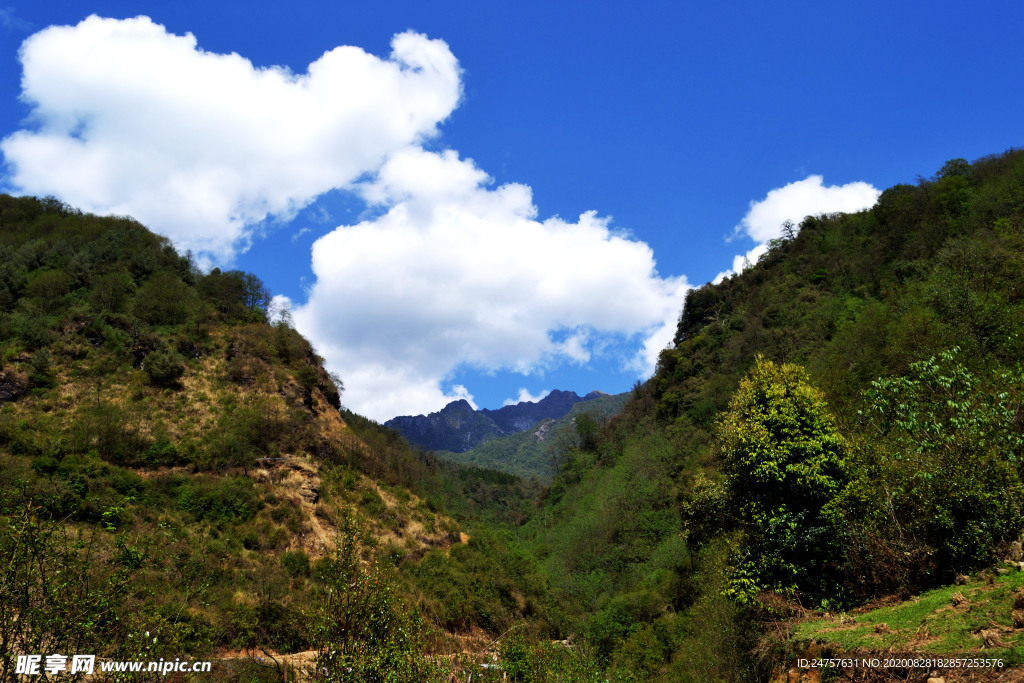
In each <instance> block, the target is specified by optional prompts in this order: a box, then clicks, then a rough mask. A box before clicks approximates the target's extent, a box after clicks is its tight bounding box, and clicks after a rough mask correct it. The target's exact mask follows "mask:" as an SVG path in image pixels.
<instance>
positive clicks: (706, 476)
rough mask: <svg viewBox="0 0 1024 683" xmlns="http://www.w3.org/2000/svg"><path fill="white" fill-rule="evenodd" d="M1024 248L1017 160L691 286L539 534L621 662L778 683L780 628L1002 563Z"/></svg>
mask: <svg viewBox="0 0 1024 683" xmlns="http://www.w3.org/2000/svg"><path fill="white" fill-rule="evenodd" d="M794 227H797V226H794ZM1022 248H1024V153H1021V152H1017V151H1011V152H1008V153H1006V154H1004V155H1000V156H995V157H990V158H985V159H982V160H979V161H977V162H975V163H973V164H968V163H967V162H965V161H964V160H962V159H958V160H953V161H950V162H949V163H947V164H945V165H944V166H943V167H942V169H940V170H939V172H938V174H937V175H936V176H935V177H934V178H933V179H931V180H920V181H919V182H918V183H917V184H916V185H898V186H896V187H893V188H890V189H888V190H886V191H885V192H884V193H883V194H882V196H881V198H880V199H879V201H878V204H877V205H876V206H875V207H874V208H873V209H871V210H870V211H865V212H862V213H860V214H856V215H832V216H817V217H809V218H807V219H806V220H804V221H803V222H802V223H801V224H800V225H799V226H798V228H797V229H794V230H791V231H790V234H789V235H787V236H785V237H783V238H781V239H778V240H776V241H775V242H773V243H772V246H771V249H770V251H769V252H768V253H767V254H766V255H765V256H764V257H763V258H762V259H761V260H760V262H759V263H757V264H755V265H754V266H753V267H752V268H749V269H748V270H746V271H744V272H743V273H742V274H739V275H735V276H733V277H730V278H727V279H725V280H724V281H723V282H721V283H720V284H718V285H707V286H705V287H702V288H700V289H697V290H694V291H692V292H690V294H689V295H688V297H687V300H686V305H685V308H684V310H683V312H682V315H681V318H680V321H679V326H678V331H677V334H676V339H675V348H673V349H670V350H666V351H664V352H663V353H662V355H661V357H660V361H659V365H658V369H657V372H656V374H655V376H654V377H653V378H652V379H651V380H650V381H648V382H647V383H645V384H644V385H643V386H641V387H638V388H637V390H636V391H635V392H634V396H633V400H632V401H631V402H630V403H629V404H628V405H627V406H626V410H625V412H624V413H623V415H621V416H620V417H619V418H617V419H616V420H613V422H612V424H611V426H610V427H609V428H607V429H605V430H603V431H602V432H600V433H599V434H598V435H596V437H595V438H593V439H591V440H590V442H589V443H587V444H585V445H583V446H582V447H580V448H579V449H576V450H574V451H573V452H571V453H570V455H569V459H568V464H567V466H566V467H565V469H564V470H563V472H562V473H561V474H560V475H559V477H557V478H556V480H555V481H554V483H553V484H552V486H551V488H550V489H549V491H548V493H547V495H546V500H545V504H544V506H543V507H542V508H541V509H540V510H539V511H538V513H537V514H536V515H535V516H534V518H533V520H531V521H530V522H529V523H528V524H527V525H526V526H525V527H524V528H523V535H524V538H527V539H529V540H530V542H531V544H532V545H531V547H532V548H533V549H534V551H535V552H536V553H537V555H538V557H540V558H542V563H543V566H544V567H545V569H546V570H547V571H548V572H549V573H550V575H551V577H552V580H553V582H554V584H555V586H556V587H557V588H558V589H559V590H562V591H564V592H565V593H566V594H567V595H569V596H571V598H572V601H573V602H574V603H575V604H577V605H578V606H580V607H581V608H582V609H583V610H584V612H585V615H586V616H585V617H584V618H583V622H582V629H583V630H584V632H586V633H587V634H588V636H589V637H590V638H591V640H592V641H593V642H594V643H595V644H596V645H597V646H598V648H599V650H600V651H601V652H602V654H604V655H606V656H608V657H609V658H610V661H611V662H612V663H613V669H617V670H620V671H631V672H642V673H643V675H647V676H652V677H655V678H659V679H662V680H695V681H697V680H754V679H757V678H761V677H764V676H767V675H768V672H770V670H771V669H772V668H773V667H774V666H775V664H776V663H777V660H778V658H779V657H780V656H781V654H780V653H782V652H784V651H785V646H784V645H782V644H780V643H778V642H776V643H774V644H773V643H772V642H770V641H767V640H765V633H766V632H767V631H768V630H769V629H768V627H767V625H766V624H767V623H768V622H775V621H777V620H778V619H779V618H781V617H783V616H785V615H787V614H794V613H797V612H799V609H798V608H799V607H800V606H802V607H817V606H821V607H823V608H825V609H836V608H849V607H854V606H856V605H858V604H861V603H863V602H864V601H866V600H869V599H872V598H877V597H880V596H883V595H889V594H896V595H910V594H913V593H915V592H917V591H919V590H922V589H926V588H930V587H933V586H936V585H940V584H942V583H948V582H951V581H952V580H953V579H954V578H955V577H956V575H957V574H959V573H969V572H972V571H976V570H979V569H982V568H984V567H986V566H989V565H991V564H993V563H994V562H996V561H997V560H999V559H1000V558H1001V557H1003V556H1004V554H1003V553H1004V551H1005V550H1006V548H1007V547H1008V545H1009V544H1010V542H1011V541H1014V540H1016V539H1017V538H1018V537H1019V535H1020V533H1021V529H1022V522H1024V517H1022V511H1024V489H1022V487H1021V460H1020V458H1021V444H1022V427H1024V424H1022V418H1021V413H1022V411H1021V408H1022V403H1021V402H1022V400H1024V384H1022V371H1021V366H1020V362H1021V360H1022V359H1024V355H1022V351H1024V346H1022V341H1024V340H1022V338H1021V335H1020V330H1021V323H1022V321H1024V278H1022V275H1021V273H1022V272H1024V262H1022V261H1024V256H1022V253H1024V251H1022ZM1005 620H1006V623H1009V614H1007V615H1005ZM776 646H778V647H776ZM980 646H981V643H980V641H979V642H978V647H980ZM780 648H781V649H780Z"/></svg>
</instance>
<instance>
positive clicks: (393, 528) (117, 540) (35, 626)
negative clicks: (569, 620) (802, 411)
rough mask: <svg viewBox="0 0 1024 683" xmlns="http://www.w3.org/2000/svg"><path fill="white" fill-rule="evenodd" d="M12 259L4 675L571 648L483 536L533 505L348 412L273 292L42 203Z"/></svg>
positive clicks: (115, 226)
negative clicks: (180, 661) (525, 641)
mask: <svg viewBox="0 0 1024 683" xmlns="http://www.w3.org/2000/svg"><path fill="white" fill-rule="evenodd" d="M0 256H2V258H0V302H2V306H0V311H2V312H0V352H2V361H3V365H2V369H0V473H2V475H0V605H2V607H0V642H2V644H3V646H2V647H0V652H2V655H3V656H2V660H0V680H4V681H7V680H14V679H13V676H14V673H13V672H14V669H13V667H14V658H13V654H14V653H34V652H43V653H44V654H45V653H51V652H65V651H68V650H74V651H75V652H81V653H94V654H97V655H100V656H101V657H113V658H123V659H130V658H132V657H136V658H139V657H141V656H142V655H145V658H146V659H157V658H159V657H168V658H170V659H173V658H174V657H178V656H182V655H187V656H189V657H191V658H194V659H202V658H207V659H208V658H217V657H221V656H229V657H231V659H230V662H228V663H225V664H224V666H223V668H222V669H221V674H222V677H231V676H233V675H239V676H242V677H249V678H252V677H256V678H259V677H261V676H269V677H271V678H277V679H279V678H280V660H279V659H277V658H278V657H279V655H280V653H295V652H301V651H317V650H329V651H339V652H344V653H346V654H345V658H346V659H345V666H346V667H348V669H349V670H350V671H352V672H355V673H353V674H352V676H354V677H355V679H359V680H364V679H366V677H367V676H369V677H371V678H372V676H373V675H376V674H375V673H374V672H378V671H383V670H386V669H396V670H398V669H401V670H404V671H406V674H407V675H408V676H410V677H412V678H413V679H416V678H417V677H422V676H424V675H426V674H425V673H424V672H426V671H428V670H430V668H429V666H427V664H429V662H427V661H426V660H424V659H423V654H424V653H426V652H431V651H434V652H448V651H452V650H453V648H454V651H456V652H461V651H462V650H463V649H464V647H463V646H462V645H460V644H459V643H460V642H461V641H459V640H458V639H457V638H456V640H454V641H452V640H451V638H454V637H456V636H460V634H461V635H465V636H469V635H471V634H475V635H474V636H473V638H472V639H471V641H469V642H471V645H470V646H466V647H469V650H468V651H470V652H472V651H474V648H479V647H482V646H483V645H486V643H487V642H488V640H489V638H493V637H496V636H497V635H499V634H501V633H502V632H503V631H507V630H508V629H509V628H510V627H511V626H512V625H514V624H515V623H517V622H519V621H521V620H523V619H524V618H525V617H526V616H527V615H528V616H529V617H530V618H531V620H532V623H534V624H536V626H537V628H538V629H540V631H541V632H544V633H547V632H548V631H551V632H552V633H554V634H555V635H557V634H558V633H559V629H560V628H561V626H560V624H561V621H560V617H559V614H560V608H559V607H558V606H557V604H556V602H555V601H553V600H552V599H551V598H550V592H549V591H547V589H546V588H545V584H544V581H543V578H542V577H540V576H539V575H538V574H537V573H536V571H535V570H534V569H532V568H531V565H529V563H524V562H523V561H521V559H520V558H519V555H517V554H516V552H517V551H515V550H514V549H513V548H512V547H511V546H509V545H508V544H507V543H505V542H503V541H501V540H499V539H498V538H496V537H495V536H494V534H493V533H491V532H489V531H488V528H487V526H486V524H485V523H484V522H483V521H481V520H484V519H495V518H501V519H509V520H517V519H522V518H523V517H525V515H526V514H527V513H528V511H529V509H530V508H531V507H532V505H531V502H530V501H531V495H532V494H531V491H532V489H531V488H530V487H529V486H528V485H526V484H524V483H523V482H522V481H520V480H519V479H517V478H515V477H512V476H509V475H503V474H499V473H495V472H490V471H485V470H480V469H477V468H467V467H458V466H455V465H453V464H450V463H443V462H439V461H436V460H434V459H430V458H427V457H425V456H423V455H417V454H415V453H413V452H412V451H411V450H410V449H409V447H408V445H407V444H406V443H405V442H404V440H403V439H401V437H398V436H397V435H396V434H394V433H393V432H390V431H389V430H385V429H383V428H381V427H380V426H379V425H376V424H375V423H373V422H371V421H369V420H366V419H365V418H362V417H360V416H358V415H355V414H352V413H350V412H348V411H346V410H344V409H340V406H341V404H340V397H339V394H340V391H341V390H342V385H341V381H340V380H339V379H337V378H333V377H330V376H329V375H328V374H327V373H326V372H325V371H324V369H323V366H322V359H320V358H319V357H318V356H317V355H316V353H315V352H314V350H313V349H312V347H311V346H310V344H309V343H308V342H307V341H306V340H305V339H303V338H302V337H301V336H300V335H299V334H298V333H297V332H296V331H295V330H294V329H292V328H291V326H290V325H289V323H288V318H287V316H284V317H281V318H279V319H277V320H276V321H274V322H271V321H270V320H269V316H268V311H267V307H268V302H269V294H268V292H267V291H266V288H265V287H264V286H263V284H262V283H261V282H260V280H259V278H257V277H256V276H254V275H252V274H249V273H243V272H239V271H229V272H222V271H220V270H218V269H214V270H212V271H211V272H209V273H203V272H201V271H200V270H199V269H198V268H197V267H196V266H195V264H194V262H193V261H192V259H191V258H190V257H189V256H188V255H186V256H182V255H180V254H178V253H177V252H175V250H174V249H173V248H172V247H171V246H170V245H169V244H168V242H167V241H166V240H165V239H163V238H161V237H158V236H156V235H154V234H153V233H151V232H149V231H148V230H146V229H145V228H144V227H142V226H141V225H139V224H137V223H135V222H134V221H132V220H130V219H118V218H99V217H96V216H91V215H87V214H82V213H81V212H79V211H77V210H75V209H73V208H71V207H68V206H66V205H64V204H62V203H60V202H58V201H56V200H52V199H44V200H37V199H33V198H13V197H9V196H0ZM339 409H340V410H339ZM446 510H450V511H451V512H450V513H447V512H446ZM452 514H454V515H457V516H458V517H459V519H460V520H462V521H457V520H456V519H455V518H453V517H452V516H451V515H452ZM478 527H479V529H478ZM467 532H468V533H467ZM396 565H399V566H401V571H396V570H395V569H394V567H395V566H396ZM484 576H486V581H484V580H482V577H484ZM62 577H73V578H72V579H71V580H65V578H62ZM338 586H342V587H347V589H346V590H347V591H348V593H346V594H348V595H349V598H347V599H346V600H345V601H343V603H336V602H332V601H331V598H330V596H331V595H333V594H334V593H333V592H332V591H335V592H336V591H337V590H338ZM371 617H372V618H371ZM341 618H344V619H350V620H357V621H363V622H365V624H364V625H363V626H361V627H360V629H361V630H356V631H355V632H353V631H352V630H351V629H349V630H348V631H344V632H339V631H338V630H337V627H336V623H337V620H338V619H341ZM432 632H433V634H434V635H430V634H431V633H432ZM143 633H148V634H152V635H151V636H148V637H147V638H149V639H152V642H147V643H146V644H145V647H144V648H143V649H142V650H140V649H139V648H140V647H142V639H143V637H142V635H141V634H143ZM446 634H447V635H446ZM374 644H375V645H374ZM367 648H369V651H368V650H367ZM375 648H376V649H375ZM257 657H261V658H262V661H260V660H257V659H256V658H257ZM268 662H270V664H271V665H272V666H271V667H270V668H268V667H267V663H268ZM339 666H340V665H339ZM425 666H426V667H427V668H424V667H425ZM238 667H242V670H245V671H248V673H240V672H239V671H240V669H239V668H238ZM245 667H249V668H248V669H245ZM396 667H397V668H396ZM232 672H235V673H232ZM396 675H397V674H396Z"/></svg>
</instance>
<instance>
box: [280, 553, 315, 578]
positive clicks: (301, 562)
mask: <svg viewBox="0 0 1024 683" xmlns="http://www.w3.org/2000/svg"><path fill="white" fill-rule="evenodd" d="M281 566H282V567H284V570H285V571H286V572H287V573H288V576H290V577H292V578H293V579H294V578H297V577H300V576H309V555H307V554H306V553H304V552H303V551H301V550H296V551H289V552H286V553H285V554H284V555H282V556H281Z"/></svg>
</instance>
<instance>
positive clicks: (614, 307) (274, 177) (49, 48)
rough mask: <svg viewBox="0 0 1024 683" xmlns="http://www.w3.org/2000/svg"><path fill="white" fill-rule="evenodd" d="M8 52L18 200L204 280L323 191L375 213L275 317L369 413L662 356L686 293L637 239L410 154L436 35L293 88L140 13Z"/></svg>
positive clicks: (432, 109) (436, 74)
mask: <svg viewBox="0 0 1024 683" xmlns="http://www.w3.org/2000/svg"><path fill="white" fill-rule="evenodd" d="M20 58H21V62H22V67H23V79H22V98H23V100H24V101H25V102H27V103H28V104H29V105H30V106H31V108H32V117H31V121H30V124H29V125H28V126H27V127H26V128H25V129H24V130H20V131H18V132H16V133H14V134H12V135H10V136H8V137H7V138H5V139H3V140H2V141H0V150H2V152H3V154H4V157H5V161H6V164H7V166H8V169H9V176H8V177H7V178H6V181H7V183H8V184H9V186H10V187H11V188H12V189H14V190H15V191H19V192H24V193H30V194H39V195H42V194H54V195H56V196H58V197H59V198H60V199H62V200H64V201H66V202H68V203H70V204H72V205H75V206H78V207H80V208H82V209H84V210H87V211H91V212H95V213H101V214H105V213H114V214H128V215H132V216H134V217H135V218H137V219H139V220H140V221H142V222H143V223H145V224H147V225H149V226H151V227H152V228H154V229H155V230H158V231H159V232H161V233H163V234H165V235H167V236H169V237H171V238H172V239H173V240H174V241H175V243H176V244H177V245H178V246H179V247H180V248H190V249H193V250H195V251H197V252H199V259H200V262H201V263H205V264H210V265H212V264H213V263H214V262H217V261H219V262H221V263H226V262H229V261H230V260H231V259H232V257H233V256H234V254H235V253H236V252H237V251H238V250H239V249H245V248H246V246H247V243H248V241H249V240H251V239H253V238H254V237H258V232H257V231H258V230H259V229H260V224H261V223H263V221H265V220H267V219H268V218H271V219H288V218H290V217H293V216H294V215H295V214H296V213H297V212H298V211H299V210H300V209H302V208H303V207H305V206H307V205H309V204H310V203H311V202H312V201H313V200H315V199H316V198H317V197H318V196H319V195H321V194H323V193H325V192H328V191H330V190H334V189H341V190H354V191H355V192H357V193H359V195H360V196H361V197H362V198H363V199H365V200H366V201H367V202H368V203H369V204H371V205H373V206H374V208H375V209H378V210H379V211H378V213H379V214H381V215H377V217H375V218H372V219H367V220H363V221H362V222H360V223H358V224H357V225H349V226H342V227H339V228H337V229H335V230H334V231H333V232H331V233H328V234H327V235H325V236H323V237H321V238H320V239H319V240H317V241H316V242H315V244H314V247H313V254H312V259H313V264H312V265H313V272H314V274H315V276H316V281H315V283H314V284H313V285H312V287H311V288H310V291H309V298H308V301H307V302H306V303H305V304H303V305H301V306H296V305H291V309H292V313H291V315H292V316H293V318H294V322H295V324H296V326H297V327H298V328H299V329H300V330H301V331H302V332H303V333H304V334H306V335H307V336H308V337H310V339H311V340H312V341H313V342H314V344H315V345H316V346H317V348H318V350H319V351H320V353H321V354H322V355H323V356H324V357H325V358H327V360H328V365H329V367H330V368H331V369H332V370H334V371H337V372H338V373H339V374H341V376H342V377H343V378H344V381H345V385H346V394H345V398H344V400H345V403H346V405H348V406H349V407H351V408H353V409H355V410H357V411H359V412H362V413H364V414H366V415H368V416H370V417H373V418H377V419H382V420H383V419H387V418H390V417H392V416H394V415H398V414H417V413H425V412H430V411H433V410H437V409H438V408H440V407H441V406H443V405H444V403H446V402H448V401H450V400H454V399H457V398H464V399H466V400H468V401H470V402H472V399H473V397H472V395H471V394H470V393H469V391H468V390H467V389H466V388H465V387H463V386H461V385H457V386H449V382H450V379H451V378H452V377H453V375H454V372H455V371H456V369H458V368H460V367H461V366H467V365H468V366H470V367H473V368H476V369H479V370H483V371H490V372H493V371H497V370H499V369H505V370H512V371H516V372H520V373H524V374H526V373H536V374H540V373H543V372H544V371H545V370H546V369H548V368H550V367H553V366H555V365H559V364H564V363H573V364H578V365H585V364H587V363H589V362H591V361H592V359H593V358H594V357H595V356H600V355H602V354H607V353H609V349H621V348H622V347H623V343H621V342H623V340H626V341H627V342H628V344H626V345H627V346H629V345H632V346H633V347H638V346H639V347H642V348H641V350H640V351H639V353H638V354H637V356H636V357H635V358H622V359H619V360H620V361H621V362H622V363H623V365H625V366H629V367H632V368H633V369H635V370H636V371H637V372H638V373H639V374H649V373H650V372H651V371H653V368H654V362H655V361H656V358H657V353H658V352H659V351H660V350H661V348H662V347H663V346H665V345H667V344H668V343H669V342H670V341H671V338H672V333H673V332H674V330H675V324H676V319H677V316H678V313H679V309H680V308H681V306H682V301H683V296H684V294H685V292H686V290H687V288H688V285H687V283H686V280H685V278H683V277H669V278H662V277H661V276H659V274H658V273H657V271H656V269H655V262H654V256H653V253H652V252H651V249H650V247H648V246H647V245H646V244H645V243H643V242H640V241H637V240H634V239H631V238H630V237H628V236H626V235H624V234H620V233H617V232H615V231H613V230H611V229H610V226H609V219H606V218H601V217H598V216H597V214H596V213H594V212H588V213H584V214H582V215H581V216H580V217H579V218H578V219H576V220H575V221H566V220H563V219H561V218H558V217H553V218H548V219H545V220H540V219H538V217H537V209H536V208H535V207H534V205H533V201H532V192H531V190H530V188H529V187H527V186H525V185H519V184H508V185H503V186H501V187H493V186H492V185H491V179H490V178H489V177H488V176H487V174H486V173H485V172H484V171H483V170H481V169H479V168H477V167H476V165H475V164H474V163H473V162H472V161H471V160H468V159H460V158H459V156H458V153H457V152H455V151H453V150H448V151H442V152H436V153H435V152H427V151H425V150H424V149H423V148H422V147H421V145H422V144H423V142H424V141H425V140H426V139H428V138H430V137H432V136H434V135H435V134H436V133H437V126H438V125H439V124H440V123H441V122H442V121H444V120H445V119H447V117H448V116H449V115H450V114H451V112H452V111H453V110H454V108H455V107H456V106H457V105H458V103H459V100H460V96H461V72H460V69H459V66H458V63H457V61H456V59H455V57H454V56H453V55H452V53H451V51H450V50H449V49H448V46H447V45H446V44H445V43H444V42H442V41H439V40H429V39H427V38H426V37H424V36H422V35H419V34H416V33H411V32H407V33H402V34H399V35H397V36H395V37H394V39H393V41H392V53H391V54H390V56H388V57H387V58H379V57H376V56H373V55H370V54H367V53H366V52H364V51H363V50H361V49H359V48H357V47H338V48H335V49H333V50H330V51H329V52H327V53H325V54H324V55H323V56H322V57H320V59H318V60H316V61H315V62H314V63H312V64H310V65H309V67H308V69H307V71H306V73H303V74H296V73H292V72H291V71H289V70H288V69H287V68H284V67H269V68H258V67H256V66H254V65H253V64H252V63H251V62H249V61H248V60H246V59H245V58H243V57H241V56H239V55H237V54H215V53H210V52H206V51H204V50H202V49H201V48H200V47H199V46H198V42H197V39H196V38H195V37H194V36H193V35H192V34H186V35H184V36H176V35H172V34H170V33H168V32H167V31H166V30H165V29H164V27H163V26H160V25H158V24H156V23H154V22H153V21H151V20H150V19H149V18H146V17H137V18H135V19H127V20H114V19H102V18H99V17H96V16H91V17H89V18H88V19H86V20H84V21H82V22H81V23H79V24H78V25H77V26H55V27H50V28H47V29H45V30H43V31H40V32H39V33H36V34H35V35H33V36H31V37H29V38H28V39H27V40H26V41H25V42H24V43H23V45H22V49H21V52H20ZM302 235H303V232H302V231H299V232H298V233H296V234H295V235H294V239H295V240H298V239H300V238H301V237H302ZM275 304H276V305H277V307H278V308H277V312H276V313H275V315H277V316H284V315H287V313H286V309H285V308H284V306H287V305H289V304H290V302H288V301H287V300H286V299H285V298H283V297H277V298H275ZM613 342H614V343H613ZM620 353H621V351H620Z"/></svg>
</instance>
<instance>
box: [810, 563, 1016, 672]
mask: <svg viewBox="0 0 1024 683" xmlns="http://www.w3.org/2000/svg"><path fill="white" fill-rule="evenodd" d="M1022 586H1024V572H1019V571H1012V572H1010V573H1008V574H1005V575H1003V576H997V577H996V579H995V581H994V582H993V583H989V582H988V581H984V580H975V581H969V582H968V583H966V584H964V585H952V586H945V587H943V588H937V589H935V590H932V591H928V592H927V593H923V594H921V595H919V596H917V597H915V598H912V599H910V600H907V601H906V602H902V603H899V604H897V605H891V606H887V607H881V608H878V609H874V610H870V611H865V612H862V613H851V614H842V615H832V616H827V617H824V618H816V619H812V620H810V621H806V622H804V623H802V624H799V625H798V626H797V628H796V631H795V634H794V639H796V640H816V641H818V642H820V643H822V644H828V645H833V646H837V647H839V648H840V649H842V650H847V651H850V650H855V649H866V650H872V651H880V650H886V651H919V652H927V653H934V654H954V653H964V652H977V651H979V650H981V649H982V648H983V643H982V636H981V631H982V630H985V631H987V632H990V633H991V632H995V633H996V634H997V637H998V640H999V641H1001V642H1002V643H1003V644H1004V645H1005V646H1006V647H1005V648H1000V647H997V646H996V647H993V646H991V645H990V646H989V647H985V648H984V649H985V651H986V653H991V656H996V654H999V655H1000V656H1003V657H1006V658H1012V659H1017V660H1024V628H1019V629H1018V628H1014V626H1013V620H1012V612H1013V609H1014V593H1015V591H1017V590H1018V589H1020V588H1021V587H1022ZM954 596H956V597H954ZM960 596H962V598H963V599H964V600H961V599H960Z"/></svg>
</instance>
